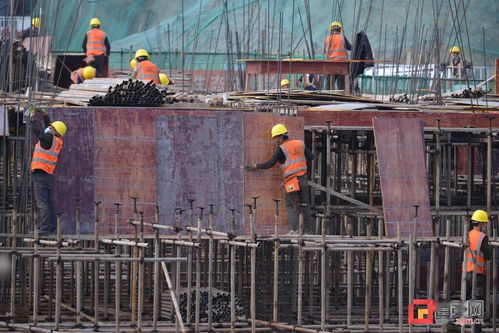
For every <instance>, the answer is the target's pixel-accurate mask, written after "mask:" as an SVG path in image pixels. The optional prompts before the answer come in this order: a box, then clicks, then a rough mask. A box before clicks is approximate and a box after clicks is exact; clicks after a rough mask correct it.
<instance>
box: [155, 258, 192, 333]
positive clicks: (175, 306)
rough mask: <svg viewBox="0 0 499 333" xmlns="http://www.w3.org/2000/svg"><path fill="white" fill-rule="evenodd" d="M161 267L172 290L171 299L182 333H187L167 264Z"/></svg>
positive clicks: (162, 264) (163, 263)
mask: <svg viewBox="0 0 499 333" xmlns="http://www.w3.org/2000/svg"><path fill="white" fill-rule="evenodd" d="M161 267H162V268H163V273H164V274H165V280H166V284H167V285H168V289H169V290H170V297H171V298H172V303H173V307H174V309H175V317H176V318H177V321H178V323H179V326H180V331H181V332H187V331H186V329H185V326H184V323H183V321H182V315H181V314H180V308H179V306H178V302H177V298H176V297H175V290H174V289H173V285H172V281H171V280H170V275H169V273H168V268H167V267H166V263H165V262H162V263H161Z"/></svg>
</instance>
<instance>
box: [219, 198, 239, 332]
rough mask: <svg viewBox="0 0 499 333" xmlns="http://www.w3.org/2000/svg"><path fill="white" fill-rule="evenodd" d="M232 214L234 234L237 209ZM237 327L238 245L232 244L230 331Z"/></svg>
mask: <svg viewBox="0 0 499 333" xmlns="http://www.w3.org/2000/svg"><path fill="white" fill-rule="evenodd" d="M229 210H230V212H231V215H232V219H231V226H232V234H233V235H235V234H236V210H235V209H234V208H230V209H229ZM222 264H223V263H222ZM235 329H236V246H235V245H231V246H230V331H231V332H235Z"/></svg>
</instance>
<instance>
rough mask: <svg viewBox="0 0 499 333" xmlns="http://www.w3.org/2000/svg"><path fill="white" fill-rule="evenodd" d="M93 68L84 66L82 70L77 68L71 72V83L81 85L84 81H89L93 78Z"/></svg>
mask: <svg viewBox="0 0 499 333" xmlns="http://www.w3.org/2000/svg"><path fill="white" fill-rule="evenodd" d="M95 72H96V71H95V68H93V67H92V66H86V67H83V68H78V69H77V70H75V71H72V72H71V81H73V83H74V84H78V83H83V81H85V80H91V79H93V78H94V77H95Z"/></svg>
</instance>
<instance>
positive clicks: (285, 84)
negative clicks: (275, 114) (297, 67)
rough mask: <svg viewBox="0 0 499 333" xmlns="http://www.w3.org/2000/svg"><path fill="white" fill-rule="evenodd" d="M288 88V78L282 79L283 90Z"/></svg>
mask: <svg viewBox="0 0 499 333" xmlns="http://www.w3.org/2000/svg"><path fill="white" fill-rule="evenodd" d="M284 89H286V90H288V89H289V80H288V79H282V80H281V90H284Z"/></svg>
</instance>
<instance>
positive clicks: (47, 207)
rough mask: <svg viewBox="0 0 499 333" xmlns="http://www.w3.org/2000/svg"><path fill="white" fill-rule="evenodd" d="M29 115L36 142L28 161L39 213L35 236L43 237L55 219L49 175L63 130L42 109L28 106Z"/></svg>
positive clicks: (55, 158) (64, 129)
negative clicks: (39, 123) (38, 116)
mask: <svg viewBox="0 0 499 333" xmlns="http://www.w3.org/2000/svg"><path fill="white" fill-rule="evenodd" d="M37 111H38V112H40V113H41V114H42V115H43V122H44V125H45V130H42V129H41V128H40V127H39V125H38V122H37V121H36V118H35V114H36V112H37ZM29 114H30V121H31V128H32V130H33V133H34V134H35V136H36V138H37V139H38V142H37V143H36V145H35V150H34V152H33V157H32V159H31V171H32V173H33V185H34V190H35V198H36V205H37V207H38V209H39V211H40V219H39V223H38V231H39V235H41V236H46V235H52V234H54V233H55V231H56V216H55V212H54V204H53V201H52V174H53V173H54V169H55V167H56V165H57V160H58V156H59V153H60V152H61V149H62V137H63V136H64V134H66V130H67V128H66V125H65V124H64V123H63V122H62V121H54V122H51V121H50V117H49V116H48V114H47V112H46V111H45V109H41V108H35V107H34V106H31V107H30V108H29Z"/></svg>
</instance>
